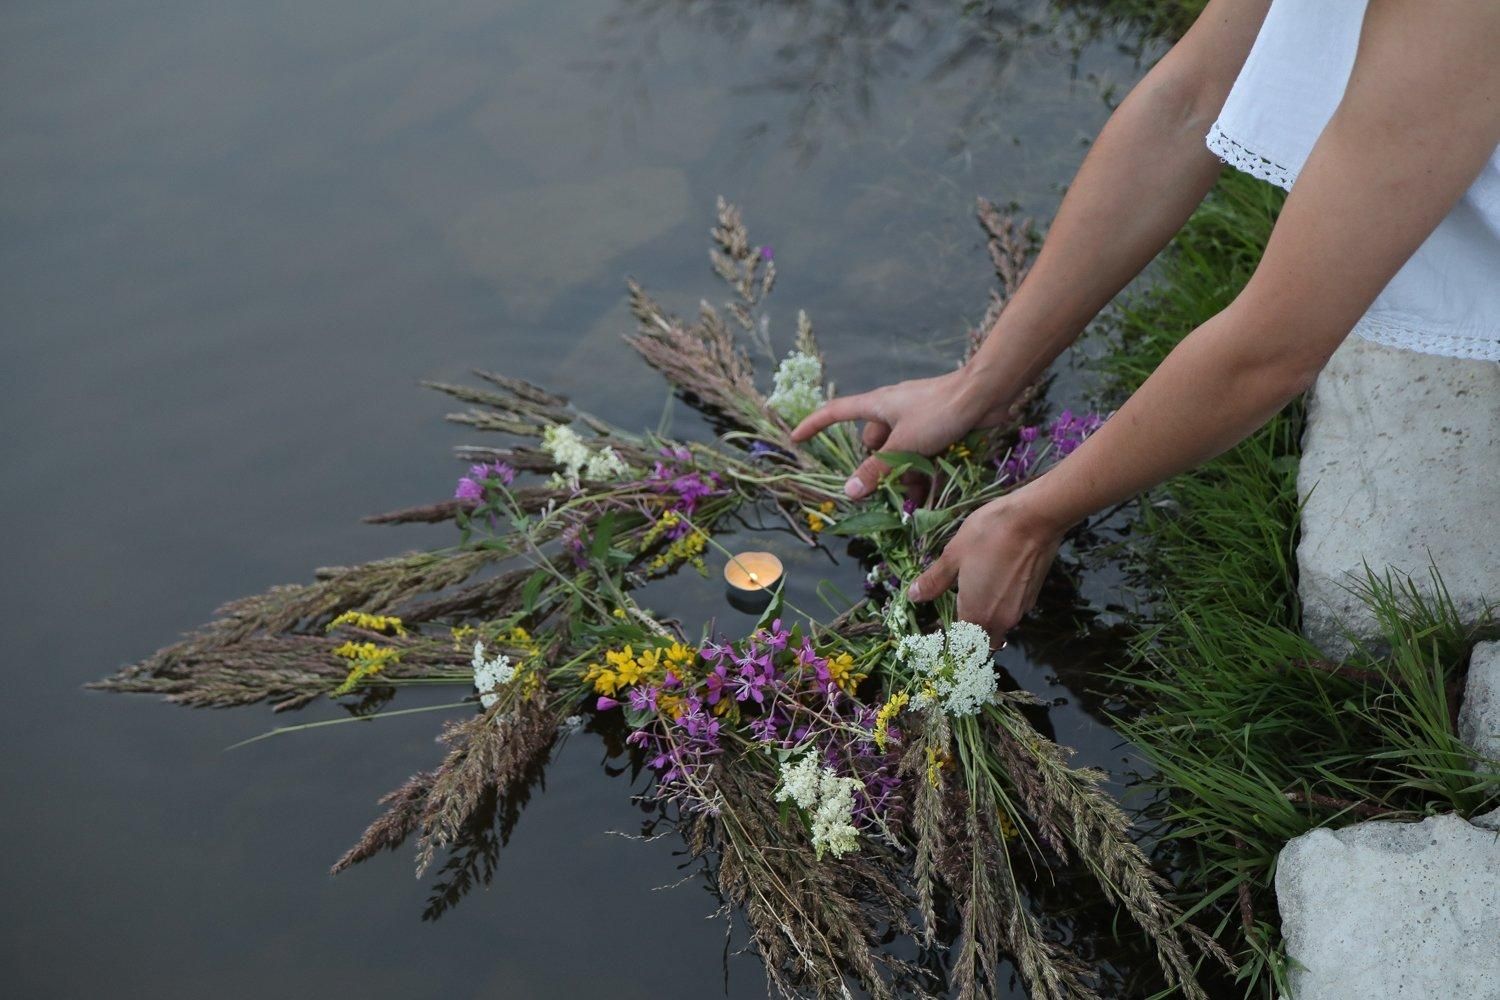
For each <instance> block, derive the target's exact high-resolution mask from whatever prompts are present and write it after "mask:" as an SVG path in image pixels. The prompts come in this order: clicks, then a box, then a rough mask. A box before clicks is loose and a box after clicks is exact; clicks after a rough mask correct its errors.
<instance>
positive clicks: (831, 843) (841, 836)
mask: <svg viewBox="0 0 1500 1000" xmlns="http://www.w3.org/2000/svg"><path fill="white" fill-rule="evenodd" d="M861 787H863V784H862V782H861V781H860V780H859V779H858V778H841V777H839V776H838V775H837V774H835V773H834V772H833V769H832V768H826V767H825V768H824V769H823V782H822V788H821V790H820V791H821V794H822V798H821V799H820V800H819V801H818V808H817V810H816V811H815V812H814V813H813V821H812V842H813V848H814V849H815V850H817V852H818V857H820V858H821V857H822V856H823V852H824V851H832V852H833V856H834V857H836V858H841V857H843V856H844V855H845V854H848V853H849V852H850V851H854V850H858V849H859V831H858V830H856V829H855V828H854V792H855V790H856V789H858V788H861Z"/></svg>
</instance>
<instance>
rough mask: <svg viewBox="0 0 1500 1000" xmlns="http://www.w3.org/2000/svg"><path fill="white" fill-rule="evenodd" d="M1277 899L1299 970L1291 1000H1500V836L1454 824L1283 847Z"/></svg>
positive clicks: (1358, 830) (1383, 829) (1379, 826)
mask: <svg viewBox="0 0 1500 1000" xmlns="http://www.w3.org/2000/svg"><path fill="white" fill-rule="evenodd" d="M1495 818H1496V817H1495V814H1491V815H1490V817H1487V820H1488V821H1489V822H1491V823H1493V822H1494V821H1495ZM1478 822H1484V821H1478V820H1477V821H1476V823H1478ZM1276 900H1277V903H1278V904H1279V905H1280V908H1281V925H1282V926H1281V930H1282V935H1283V937H1284V938H1285V941H1286V948H1287V954H1288V956H1290V957H1291V958H1292V959H1293V960H1294V961H1295V963H1296V964H1297V966H1300V968H1297V967H1294V971H1292V973H1291V979H1290V984H1291V993H1290V996H1289V997H1288V998H1287V1000H1355V998H1359V1000H1365V998H1369V997H1410V998H1412V1000H1418V998H1424V1000H1426V998H1431V1000H1437V998H1455V1000H1456V998H1460V997H1462V998H1468V1000H1480V998H1486V1000H1500V947H1497V946H1496V943H1497V931H1496V928H1500V834H1497V833H1496V832H1494V830H1493V829H1484V828H1481V826H1479V825H1475V824H1471V823H1467V822H1465V821H1464V820H1462V819H1459V818H1458V817H1457V816H1452V815H1449V816H1435V817H1432V818H1429V819H1425V820H1423V821H1422V822H1421V823H1392V822H1384V821H1375V822H1369V823H1358V824H1355V825H1354V826H1350V827H1345V828H1344V829H1342V830H1314V831H1312V832H1311V833H1307V834H1304V835H1302V836H1301V837H1297V838H1296V839H1294V840H1292V841H1291V842H1290V843H1288V844H1287V845H1286V847H1285V848H1283V849H1282V851H1281V856H1280V858H1279V859H1278V862H1277V868H1276Z"/></svg>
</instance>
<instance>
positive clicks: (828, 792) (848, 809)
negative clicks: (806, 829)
mask: <svg viewBox="0 0 1500 1000" xmlns="http://www.w3.org/2000/svg"><path fill="white" fill-rule="evenodd" d="M861 787H862V784H861V782H860V780H859V779H858V778H844V777H840V776H839V774H838V772H836V771H835V770H834V769H833V768H831V767H824V766H823V765H822V764H821V763H820V762H819V760H818V755H817V754H816V753H807V754H803V755H802V756H801V757H799V758H797V759H796V760H795V761H783V762H782V764H781V787H780V788H779V789H777V791H776V801H777V802H795V803H797V807H798V808H799V809H802V810H803V811H805V812H807V813H809V814H810V815H811V817H812V842H813V848H814V850H816V851H817V852H818V857H820V858H821V857H822V856H823V854H824V853H825V852H832V854H833V856H834V857H836V858H839V857H843V856H844V855H845V854H848V853H849V852H850V851H854V850H857V849H858V848H859V831H858V830H856V829H855V827H854V793H855V792H856V791H857V790H858V789H860V788H861Z"/></svg>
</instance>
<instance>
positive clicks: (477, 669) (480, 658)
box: [473, 641, 516, 708]
mask: <svg viewBox="0 0 1500 1000" xmlns="http://www.w3.org/2000/svg"><path fill="white" fill-rule="evenodd" d="M473 667H474V687H475V689H476V690H478V691H479V703H480V704H481V705H483V706H484V707H485V708H493V707H494V705H495V702H497V701H499V700H500V694H499V689H500V688H501V687H503V686H505V685H506V684H509V683H510V682H511V681H512V680H514V679H515V676H516V668H515V667H514V666H513V665H512V664H511V662H510V657H508V656H505V655H504V654H501V655H499V656H493V657H487V656H485V655H484V643H483V642H478V641H476V642H475V643H474V660H473Z"/></svg>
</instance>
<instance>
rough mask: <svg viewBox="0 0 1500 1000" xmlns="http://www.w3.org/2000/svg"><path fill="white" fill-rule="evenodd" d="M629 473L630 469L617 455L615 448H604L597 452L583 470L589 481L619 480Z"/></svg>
mask: <svg viewBox="0 0 1500 1000" xmlns="http://www.w3.org/2000/svg"><path fill="white" fill-rule="evenodd" d="M629 472H630V467H629V466H627V465H626V464H625V461H624V460H623V459H622V458H620V456H619V455H617V454H615V450H614V449H613V448H604V449H602V450H600V451H597V452H595V453H594V455H593V457H592V458H590V459H589V464H588V465H587V466H585V467H584V470H583V474H584V475H585V476H587V477H588V478H589V479H618V478H620V477H622V476H625V475H627V474H628V473H629Z"/></svg>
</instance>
